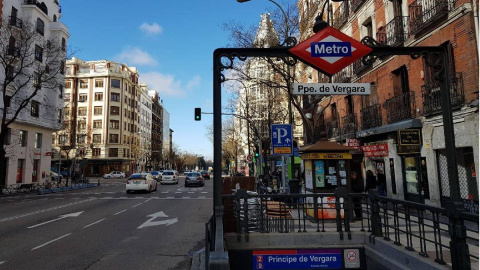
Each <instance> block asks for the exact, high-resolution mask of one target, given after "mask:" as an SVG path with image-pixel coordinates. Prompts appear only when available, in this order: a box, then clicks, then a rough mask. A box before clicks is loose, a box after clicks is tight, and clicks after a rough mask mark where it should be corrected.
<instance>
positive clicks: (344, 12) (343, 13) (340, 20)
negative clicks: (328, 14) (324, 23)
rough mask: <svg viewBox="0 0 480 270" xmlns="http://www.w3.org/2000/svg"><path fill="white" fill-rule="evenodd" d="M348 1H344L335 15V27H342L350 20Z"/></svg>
mask: <svg viewBox="0 0 480 270" xmlns="http://www.w3.org/2000/svg"><path fill="white" fill-rule="evenodd" d="M348 13H349V8H348V1H345V2H342V3H341V4H340V6H338V8H337V9H336V10H335V14H334V15H333V18H334V19H333V24H332V25H333V28H336V29H340V28H342V26H343V24H345V23H346V22H347V21H348V15H349V14H348Z"/></svg>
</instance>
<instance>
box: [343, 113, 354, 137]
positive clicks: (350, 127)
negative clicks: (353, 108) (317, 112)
mask: <svg viewBox="0 0 480 270" xmlns="http://www.w3.org/2000/svg"><path fill="white" fill-rule="evenodd" d="M356 119H357V117H356V115H355V114H354V113H349V114H347V115H345V116H344V117H342V123H343V124H342V138H354V137H355V133H356V132H357V121H356Z"/></svg>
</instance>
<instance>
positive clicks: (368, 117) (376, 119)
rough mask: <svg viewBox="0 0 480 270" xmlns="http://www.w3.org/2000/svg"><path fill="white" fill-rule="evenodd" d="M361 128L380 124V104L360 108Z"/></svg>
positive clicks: (364, 128)
mask: <svg viewBox="0 0 480 270" xmlns="http://www.w3.org/2000/svg"><path fill="white" fill-rule="evenodd" d="M360 113H361V115H362V116H361V117H362V130H366V129H370V128H374V127H380V126H382V107H380V104H375V105H372V106H368V107H365V108H363V109H361V110H360Z"/></svg>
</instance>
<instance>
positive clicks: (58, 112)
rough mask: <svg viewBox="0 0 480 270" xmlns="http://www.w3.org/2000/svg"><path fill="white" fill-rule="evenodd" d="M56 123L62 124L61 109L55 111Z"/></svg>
mask: <svg viewBox="0 0 480 270" xmlns="http://www.w3.org/2000/svg"><path fill="white" fill-rule="evenodd" d="M57 121H58V123H62V109H58V110H57Z"/></svg>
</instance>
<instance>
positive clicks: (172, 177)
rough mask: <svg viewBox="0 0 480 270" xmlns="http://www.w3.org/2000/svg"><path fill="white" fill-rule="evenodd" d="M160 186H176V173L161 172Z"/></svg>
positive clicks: (172, 171)
mask: <svg viewBox="0 0 480 270" xmlns="http://www.w3.org/2000/svg"><path fill="white" fill-rule="evenodd" d="M160 184H162V185H163V184H178V172H177V171H174V170H167V171H163V173H162V179H161V180H160Z"/></svg>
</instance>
